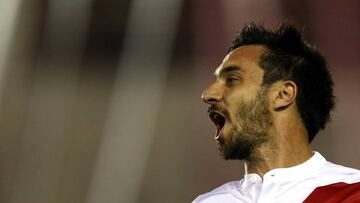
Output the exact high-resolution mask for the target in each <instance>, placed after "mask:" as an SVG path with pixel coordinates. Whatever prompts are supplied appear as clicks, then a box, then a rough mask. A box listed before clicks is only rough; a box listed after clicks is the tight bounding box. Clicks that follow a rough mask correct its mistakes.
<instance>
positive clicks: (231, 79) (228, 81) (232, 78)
mask: <svg viewBox="0 0 360 203" xmlns="http://www.w3.org/2000/svg"><path fill="white" fill-rule="evenodd" d="M239 80H240V78H238V77H235V76H229V77H227V78H226V84H227V85H232V84H234V83H235V82H237V81H239Z"/></svg>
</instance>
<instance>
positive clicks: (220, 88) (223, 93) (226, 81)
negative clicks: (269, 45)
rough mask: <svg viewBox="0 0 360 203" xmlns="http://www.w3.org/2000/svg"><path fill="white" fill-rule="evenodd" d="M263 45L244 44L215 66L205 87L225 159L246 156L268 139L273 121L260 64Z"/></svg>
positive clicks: (205, 96)
mask: <svg viewBox="0 0 360 203" xmlns="http://www.w3.org/2000/svg"><path fill="white" fill-rule="evenodd" d="M264 51H265V49H264V47H263V46H261V45H248V46H241V47H239V48H237V49H235V50H233V51H232V52H230V53H229V54H228V55H227V56H226V57H225V59H224V61H223V63H222V64H221V65H220V66H219V67H218V68H217V69H216V71H215V77H216V80H215V81H214V82H213V83H212V84H211V85H210V86H209V87H208V88H207V89H206V90H205V91H204V93H203V95H202V99H203V101H204V102H205V103H207V104H209V105H210V106H209V116H210V118H211V120H212V121H213V122H214V123H215V126H216V128H217V132H216V136H215V139H216V141H217V142H218V144H219V147H220V152H221V153H222V155H223V157H224V158H225V159H247V158H248V157H249V156H250V155H251V153H252V151H253V150H254V149H255V148H256V147H258V146H259V145H261V144H262V143H265V142H266V141H267V140H268V130H269V128H270V127H271V125H272V119H271V114H270V111H269V106H268V97H267V88H266V87H262V86H261V84H262V78H263V75H264V71H263V69H262V68H260V66H259V61H260V57H261V55H262V54H263V52H264Z"/></svg>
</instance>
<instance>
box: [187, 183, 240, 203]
mask: <svg viewBox="0 0 360 203" xmlns="http://www.w3.org/2000/svg"><path fill="white" fill-rule="evenodd" d="M242 181H243V180H240V181H232V182H228V183H225V184H223V185H221V186H220V187H217V188H215V189H213V190H212V191H210V192H207V193H204V194H202V195H199V196H198V197H197V198H196V199H195V200H194V201H193V202H192V203H205V202H206V203H211V202H222V201H226V200H227V199H228V198H229V197H231V196H232V193H233V192H234V191H237V190H239V188H240V187H241V182H242Z"/></svg>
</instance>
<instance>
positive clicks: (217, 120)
mask: <svg viewBox="0 0 360 203" xmlns="http://www.w3.org/2000/svg"><path fill="white" fill-rule="evenodd" d="M209 117H210V119H211V120H212V122H213V123H214V124H215V126H216V129H217V133H216V138H217V137H218V136H219V133H220V131H221V129H222V128H223V127H224V125H225V117H224V116H223V115H222V114H221V113H219V112H216V111H211V112H210V113H209Z"/></svg>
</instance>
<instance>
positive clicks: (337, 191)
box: [304, 182, 360, 203]
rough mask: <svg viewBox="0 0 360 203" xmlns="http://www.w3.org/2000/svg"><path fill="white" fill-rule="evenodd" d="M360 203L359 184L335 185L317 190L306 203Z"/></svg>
mask: <svg viewBox="0 0 360 203" xmlns="http://www.w3.org/2000/svg"><path fill="white" fill-rule="evenodd" d="M319 202H321V203H338V202H342V203H360V182H359V183H352V184H348V183H343V182H341V183H334V184H330V185H325V186H321V187H317V188H315V190H314V191H313V192H312V193H311V194H310V195H309V196H308V197H307V198H306V199H305V201H304V203H319Z"/></svg>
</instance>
